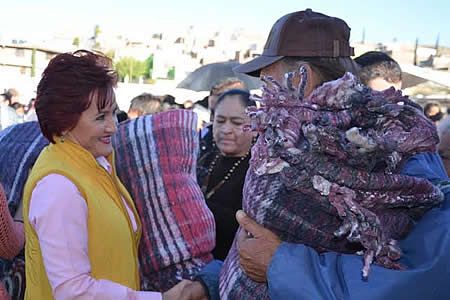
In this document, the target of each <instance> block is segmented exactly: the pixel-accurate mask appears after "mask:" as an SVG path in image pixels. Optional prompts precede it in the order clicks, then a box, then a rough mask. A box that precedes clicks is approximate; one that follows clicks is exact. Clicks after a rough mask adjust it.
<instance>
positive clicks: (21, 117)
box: [12, 102, 25, 123]
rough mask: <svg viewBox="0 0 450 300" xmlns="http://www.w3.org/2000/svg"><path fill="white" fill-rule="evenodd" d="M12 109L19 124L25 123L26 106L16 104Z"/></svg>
mask: <svg viewBox="0 0 450 300" xmlns="http://www.w3.org/2000/svg"><path fill="white" fill-rule="evenodd" d="M12 108H14V110H15V111H16V115H17V123H23V122H24V121H25V105H23V104H22V103H19V102H16V103H14V104H13V105H12Z"/></svg>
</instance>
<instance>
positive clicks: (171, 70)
mask: <svg viewBox="0 0 450 300" xmlns="http://www.w3.org/2000/svg"><path fill="white" fill-rule="evenodd" d="M167 79H170V80H174V79H175V67H170V68H169V71H167Z"/></svg>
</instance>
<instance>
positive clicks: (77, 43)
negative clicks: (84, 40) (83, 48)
mask: <svg viewBox="0 0 450 300" xmlns="http://www.w3.org/2000/svg"><path fill="white" fill-rule="evenodd" d="M72 45H74V46H75V47H77V48H80V38H79V37H77V36H76V37H74V38H73V41H72Z"/></svg>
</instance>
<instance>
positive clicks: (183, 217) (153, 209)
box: [114, 110, 215, 291]
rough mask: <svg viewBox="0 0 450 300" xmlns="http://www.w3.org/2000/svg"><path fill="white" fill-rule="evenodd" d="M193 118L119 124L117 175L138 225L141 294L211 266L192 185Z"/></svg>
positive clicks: (169, 116)
mask: <svg viewBox="0 0 450 300" xmlns="http://www.w3.org/2000/svg"><path fill="white" fill-rule="evenodd" d="M196 124H197V118H196V115H195V114H194V113H193V112H191V111H187V110H173V111H168V112H164V113H160V114H156V115H149V116H145V117H141V118H138V119H135V120H131V121H128V122H126V123H123V124H121V125H120V127H119V131H118V134H117V135H116V139H115V141H114V143H115V149H116V164H117V166H118V167H117V170H118V175H119V177H120V178H121V180H122V182H123V183H124V185H125V186H126V187H127V189H128V191H129V192H130V194H131V196H132V198H133V199H134V201H135V204H136V208H137V210H138V212H139V214H140V217H141V220H142V240H141V244H140V249H139V252H140V254H139V255H140V256H139V260H140V265H141V274H142V276H141V278H142V289H144V290H158V291H165V290H168V289H169V288H171V287H172V286H174V285H175V284H176V283H177V282H178V281H180V280H181V279H182V278H192V276H193V275H194V274H195V273H196V272H197V271H198V270H199V269H200V268H202V267H203V266H204V265H205V264H206V263H208V262H209V261H211V259H212V256H211V254H210V252H211V250H212V249H213V248H214V243H215V225H214V218H213V215H212V213H211V212H210V210H209V209H208V207H207V206H206V203H205V200H204V198H203V194H202V192H201V190H200V187H199V186H198V184H197V182H196V176H195V174H196V161H197V153H198V135H197V132H196Z"/></svg>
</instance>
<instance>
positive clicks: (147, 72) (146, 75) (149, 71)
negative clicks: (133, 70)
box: [144, 54, 153, 79]
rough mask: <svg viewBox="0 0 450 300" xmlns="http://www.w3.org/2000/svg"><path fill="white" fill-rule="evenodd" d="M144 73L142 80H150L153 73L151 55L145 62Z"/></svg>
mask: <svg viewBox="0 0 450 300" xmlns="http://www.w3.org/2000/svg"><path fill="white" fill-rule="evenodd" d="M144 63H145V72H144V78H145V79H152V73H153V54H152V55H150V56H149V57H148V58H147V59H146V60H145V62H144Z"/></svg>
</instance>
